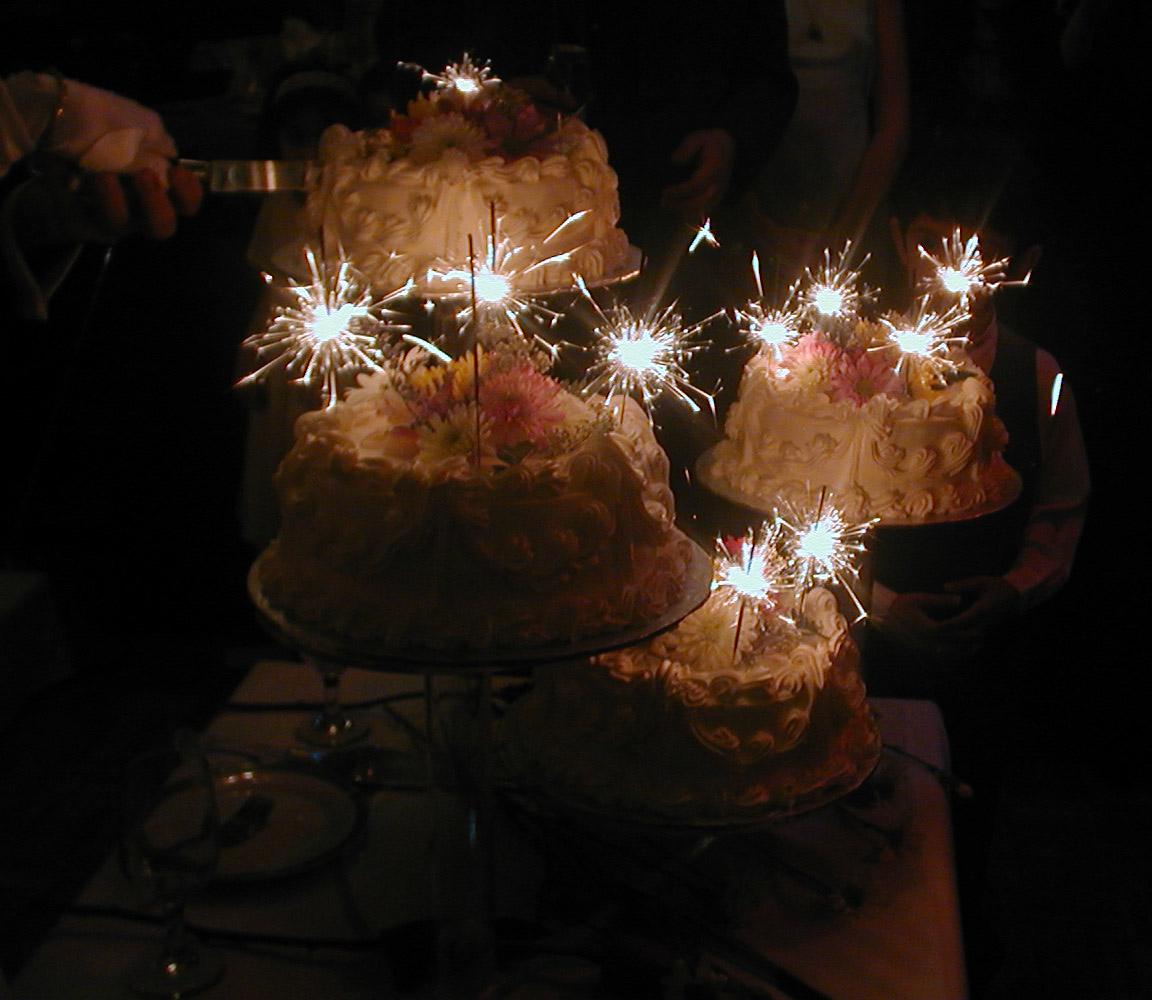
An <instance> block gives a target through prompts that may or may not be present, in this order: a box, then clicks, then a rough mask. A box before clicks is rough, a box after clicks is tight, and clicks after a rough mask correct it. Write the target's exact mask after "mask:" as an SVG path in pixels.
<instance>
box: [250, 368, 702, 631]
mask: <svg viewBox="0 0 1152 1000" xmlns="http://www.w3.org/2000/svg"><path fill="white" fill-rule="evenodd" d="M477 359H478V363H479V371H480V386H479V391H478V393H477V391H476V386H475V382H474V370H475V369H474V365H475V364H476V363H477ZM477 402H478V405H479V409H477ZM296 436H297V440H296V444H295V446H294V447H293V449H292V451H291V452H290V453H289V454H288V456H287V457H286V458H285V460H284V462H283V463H282V465H281V467H280V470H279V472H278V474H277V488H278V491H279V495H280V507H281V515H282V520H281V527H280V533H279V536H278V537H277V538H276V539H275V540H274V541H273V543H272V544H271V546H270V547H269V548H268V549H267V551H266V552H265V553H264V554H263V556H262V557H261V558H260V560H259V561H258V563H257V566H256V570H255V575H256V579H257V581H258V584H259V588H260V590H261V593H262V595H263V598H264V600H265V601H266V602H267V604H268V606H270V607H271V608H273V609H275V610H276V611H277V612H278V613H280V614H282V615H283V616H284V617H285V619H286V620H288V621H289V622H291V623H293V624H295V625H298V626H303V627H305V628H308V629H314V630H316V631H318V632H320V633H321V634H324V635H334V636H341V637H345V638H347V639H348V640H350V641H353V642H358V643H368V644H372V645H378V646H380V647H381V648H384V649H404V648H411V649H414V650H419V649H441V650H443V649H449V650H452V649H459V650H468V649H473V650H474V649H486V648H492V647H495V648H505V647H518V646H528V645H537V644H549V643H569V642H573V641H576V640H579V639H582V638H584V637H587V636H592V635H599V634H603V633H612V632H614V631H616V630H620V629H628V628H633V627H638V626H642V625H643V624H645V623H646V622H648V621H650V620H651V619H653V618H655V617H657V616H659V615H661V614H662V613H664V612H665V611H667V609H668V608H669V607H670V606H672V605H674V604H675V603H676V602H677V601H678V600H680V599H681V597H682V595H683V592H684V589H685V578H686V573H687V570H688V567H689V564H690V562H691V560H692V558H693V556H692V553H693V551H694V547H693V546H692V544H691V543H690V542H689V541H688V539H687V538H686V537H685V536H684V535H683V534H681V532H680V531H678V530H677V529H676V527H675V525H674V523H673V522H674V508H673V499H672V494H671V492H670V490H669V487H668V460H667V458H666V457H665V455H664V452H663V451H662V450H661V449H660V447H659V445H657V443H656V440H655V438H654V437H653V435H652V430H651V427H650V425H649V422H648V420H647V419H646V418H645V417H644V415H643V413H642V411H641V410H640V408H639V406H638V405H637V404H635V403H634V402H632V401H629V403H628V406H627V407H626V409H625V410H624V413H623V418H622V420H621V419H620V418H619V408H618V407H615V406H614V407H613V410H612V414H611V416H609V415H608V414H607V412H606V411H605V409H604V407H603V405H602V400H599V398H596V397H594V398H592V399H590V400H588V401H585V400H583V399H581V398H579V397H577V396H575V395H573V394H572V393H570V392H568V391H567V390H566V389H564V388H563V387H562V386H561V384H560V383H558V382H557V381H555V380H553V379H552V378H550V377H548V376H547V375H545V374H543V373H542V372H541V371H540V370H538V368H537V367H536V366H535V365H534V364H533V360H532V358H531V357H530V356H529V355H528V354H527V353H526V352H525V351H524V350H522V349H520V348H519V347H516V346H515V345H512V346H509V345H503V346H497V347H496V348H494V349H493V350H491V351H490V352H480V353H479V354H478V355H477V356H476V357H473V356H472V355H471V354H470V355H467V356H465V357H463V358H461V359H459V360H456V361H452V362H449V363H442V362H440V361H437V360H435V359H434V358H432V357H431V356H430V355H428V354H426V353H425V352H423V351H422V350H414V351H412V352H410V353H408V354H406V355H403V356H402V357H400V358H398V359H396V360H394V361H393V362H390V363H389V364H387V365H386V366H385V368H384V370H383V371H379V372H376V373H373V374H370V375H364V376H361V377H360V385H359V387H358V388H355V389H353V390H351V391H350V392H349V393H348V395H347V397H346V398H345V399H344V400H342V401H340V402H339V403H336V404H335V405H333V406H331V407H329V408H328V409H325V410H321V411H316V412H314V413H310V414H306V415H305V416H303V417H302V418H301V419H300V421H299V422H298V424H297V431H296Z"/></svg>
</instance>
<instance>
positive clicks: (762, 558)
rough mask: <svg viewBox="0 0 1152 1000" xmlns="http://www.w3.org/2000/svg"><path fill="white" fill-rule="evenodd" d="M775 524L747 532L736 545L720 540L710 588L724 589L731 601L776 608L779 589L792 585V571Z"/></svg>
mask: <svg viewBox="0 0 1152 1000" xmlns="http://www.w3.org/2000/svg"><path fill="white" fill-rule="evenodd" d="M780 536H781V531H780V527H779V525H778V524H771V523H770V524H766V525H763V526H761V528H760V529H759V530H753V531H750V532H749V533H748V534H747V535H746V536H745V537H744V538H742V539H737V540H736V544H732V543H731V542H727V543H726V542H723V541H722V542H719V543H718V544H717V546H716V554H717V566H716V572H715V575H714V578H713V581H712V589H713V590H723V591H724V592H725V596H726V597H727V598H728V599H730V600H733V601H748V602H750V603H752V604H754V605H768V606H769V607H775V606H776V602H777V598H778V596H779V595H780V593H781V592H783V591H786V590H788V589H789V587H791V585H792V572H791V569H790V567H789V566H788V562H787V560H786V559H785V558H784V557H783V555H781V553H780Z"/></svg>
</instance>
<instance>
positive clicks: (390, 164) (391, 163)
mask: <svg viewBox="0 0 1152 1000" xmlns="http://www.w3.org/2000/svg"><path fill="white" fill-rule="evenodd" d="M450 70H452V72H449V71H446V76H445V77H444V78H442V85H441V86H439V87H437V89H436V90H435V91H434V92H432V93H430V94H428V95H427V96H423V95H422V96H420V97H419V98H417V99H416V100H414V101H412V102H411V103H410V104H409V106H408V108H407V110H406V112H405V113H404V114H394V115H393V118H392V122H391V125H390V127H389V128H386V129H379V130H375V131H367V132H351V131H349V130H348V129H347V128H344V127H343V126H332V127H331V128H330V129H329V130H328V131H327V132H326V133H325V134H324V136H323V138H322V141H321V147H320V158H321V163H322V171H321V180H320V184H319V186H318V188H317V189H316V190H315V191H314V192H313V193H312V195H311V196H310V197H309V200H308V215H309V218H310V220H311V223H312V225H313V227H316V228H319V227H323V230H324V232H325V235H326V237H327V238H328V241H329V245H332V246H336V245H340V246H342V247H343V249H344V251H345V253H346V254H348V256H349V257H350V258H351V259H352V260H354V261H355V262H356V266H357V268H358V269H359V270H360V271H361V272H362V273H363V274H365V275H366V276H367V277H368V279H369V280H370V281H371V282H372V284H373V285H374V286H375V287H376V288H378V289H382V290H391V289H395V288H398V287H400V286H402V285H404V284H405V282H407V281H409V280H413V281H415V283H416V291H417V293H420V294H438V293H445V292H447V293H453V292H456V293H459V292H462V291H464V290H465V289H466V284H465V283H464V281H463V280H462V277H464V276H466V275H467V273H468V270H469V238H470V237H471V247H472V250H473V252H474V253H475V255H476V257H477V258H478V259H483V258H484V256H485V254H486V253H487V252H488V251H487V249H486V248H487V243H488V240H489V238H490V237H491V236H492V229H493V223H494V221H495V220H498V221H497V226H498V232H497V234H496V237H497V243H498V244H500V245H501V246H504V247H506V248H508V253H510V254H511V257H512V259H511V260H510V261H509V265H508V266H509V268H510V269H512V270H514V271H515V273H516V282H517V287H518V288H519V290H521V291H524V292H528V293H533V292H540V291H555V290H558V289H567V288H569V287H571V286H572V284H573V280H574V278H575V276H577V275H579V276H581V277H583V278H584V279H586V280H587V281H589V282H596V281H599V280H602V279H606V278H612V277H619V276H620V275H622V274H623V273H625V272H626V271H627V269H628V264H629V260H630V257H629V247H628V240H627V237H626V236H625V235H624V232H623V231H622V230H621V229H619V228H618V227H617V222H618V220H619V218H620V203H619V198H618V196H617V193H616V174H615V173H614V172H613V170H612V169H611V167H610V166H609V165H608V152H607V148H606V147H605V144H604V140H603V138H602V137H601V136H600V134H599V133H598V132H595V131H592V130H591V129H589V128H588V127H587V126H586V125H585V124H584V123H583V122H582V121H580V120H579V119H577V118H570V117H561V116H558V115H557V114H555V113H554V112H553V113H546V112H544V111H541V110H539V109H538V108H537V107H536V106H535V105H534V104H533V103H532V101H531V99H530V98H529V97H528V96H527V95H526V94H524V93H522V92H520V91H517V90H515V89H512V88H510V87H507V86H504V85H503V84H502V83H500V81H498V80H495V79H490V78H488V77H487V74H486V73H484V72H482V71H481V72H472V73H470V74H464V75H460V74H458V73H457V72H455V68H450Z"/></svg>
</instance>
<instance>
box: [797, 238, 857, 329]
mask: <svg viewBox="0 0 1152 1000" xmlns="http://www.w3.org/2000/svg"><path fill="white" fill-rule="evenodd" d="M851 251H852V244H851V243H847V244H845V245H844V249H843V250H842V251H841V252H840V256H839V258H838V259H837V260H836V262H835V263H833V261H832V253H831V251H830V250H827V249H826V250H825V251H824V262H823V263H822V264H821V265H820V266H819V267H818V268H817V269H816V273H815V274H813V273H812V271H811V270H810V269H806V270H805V271H804V277H805V279H807V282H808V286H807V288H805V290H804V295H803V302H804V305H805V306H807V307H808V309H809V310H810V311H811V312H812V313H814V314H815V315H816V316H817V317H822V318H826V319H840V318H843V317H847V316H851V315H852V314H854V313H855V312H856V311H857V309H858V308H859V307H860V304H861V301H862V300H863V299H865V298H867V292H866V291H864V290H862V289H861V288H860V287H859V284H860V271H859V269H858V268H852V267H849V266H848V258H849V255H850V254H851ZM867 260H868V258H867V257H865V258H864V260H863V261H861V262H860V263H861V266H863V265H864V263H866V262H867Z"/></svg>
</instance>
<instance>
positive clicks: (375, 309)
mask: <svg viewBox="0 0 1152 1000" xmlns="http://www.w3.org/2000/svg"><path fill="white" fill-rule="evenodd" d="M305 256H306V258H307V261H308V270H309V272H310V277H311V279H312V280H311V281H310V282H309V283H308V284H304V285H301V284H297V283H296V282H292V283H291V284H290V285H289V286H288V288H287V289H286V290H287V291H288V292H289V293H290V294H291V296H292V297H293V300H294V301H293V302H292V304H291V305H288V306H280V307H278V308H277V311H276V316H275V318H274V319H273V320H272V322H271V324H270V325H269V326H268V328H267V329H266V330H265V331H263V332H262V333H257V334H253V335H252V336H250V337H248V338H247V339H246V340H245V341H244V345H245V346H247V347H252V348H254V349H255V351H256V357H257V359H258V360H261V361H262V360H263V359H264V358H266V357H267V358H268V360H267V361H265V362H264V363H263V364H262V365H261V366H260V367H258V368H257V369H256V370H255V371H253V372H251V373H250V374H248V375H246V376H245V377H244V378H242V379H241V380H240V382H239V384H240V385H251V384H252V383H255V382H259V381H261V380H262V379H263V378H264V377H265V376H266V375H267V374H268V373H270V372H271V371H274V370H275V369H278V368H280V369H283V370H284V371H285V372H286V373H287V375H288V376H289V377H290V378H291V379H292V380H293V381H296V382H300V383H302V384H304V385H315V384H320V385H321V387H322V388H321V395H322V399H323V401H324V405H325V406H326V407H328V406H331V405H333V404H334V403H335V402H336V401H337V399H338V397H339V387H340V379H341V376H342V375H344V374H345V373H347V372H350V371H358V370H365V369H366V370H369V371H379V370H380V366H381V362H382V361H383V360H384V347H383V345H382V343H381V336H382V334H384V333H385V332H387V331H406V330H408V329H409V327H408V326H407V325H404V324H398V323H394V322H392V320H393V319H394V318H395V317H396V315H397V314H396V313H394V312H393V311H391V310H389V309H388V308H387V305H388V303H389V302H392V301H394V300H397V299H400V298H403V297H404V296H406V295H407V294H408V293H409V292H410V291H411V288H412V283H411V282H409V283H408V284H406V285H404V286H403V287H402V288H399V289H397V290H396V291H394V292H391V293H390V294H388V295H386V296H384V297H382V298H375V297H374V296H373V294H372V291H371V289H370V288H369V287H368V285H367V283H366V282H365V281H364V280H363V278H362V277H361V276H360V274H359V273H358V272H357V271H356V270H355V269H354V268H353V267H352V265H351V264H350V263H349V261H347V260H345V259H343V258H341V259H340V260H339V261H338V262H337V264H336V266H335V268H332V267H330V266H329V265H328V263H327V262H326V261H324V260H322V259H319V258H317V256H316V254H315V253H314V252H313V251H312V250H311V249H308V250H306V251H305ZM265 280H267V281H269V282H271V280H272V279H271V277H270V276H269V275H265ZM269 356H270V357H269Z"/></svg>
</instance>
